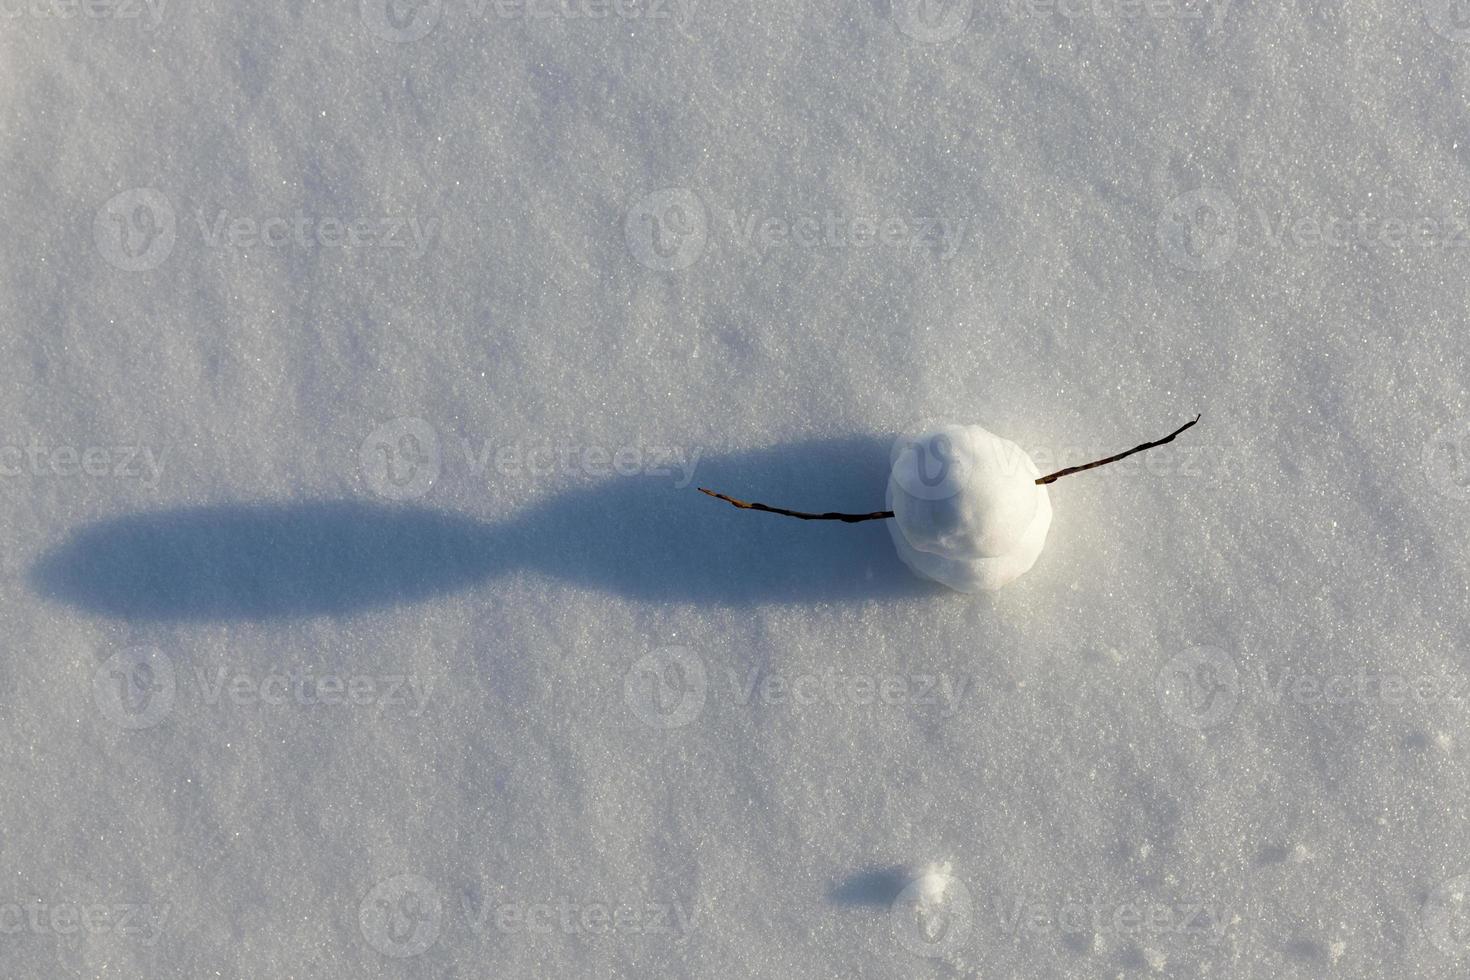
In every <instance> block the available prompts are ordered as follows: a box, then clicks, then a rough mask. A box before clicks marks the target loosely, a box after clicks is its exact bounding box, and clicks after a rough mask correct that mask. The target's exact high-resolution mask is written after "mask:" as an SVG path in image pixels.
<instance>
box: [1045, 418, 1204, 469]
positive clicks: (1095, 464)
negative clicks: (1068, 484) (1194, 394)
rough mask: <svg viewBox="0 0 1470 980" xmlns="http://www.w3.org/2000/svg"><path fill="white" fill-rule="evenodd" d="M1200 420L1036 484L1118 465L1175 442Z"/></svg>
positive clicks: (1074, 467)
mask: <svg viewBox="0 0 1470 980" xmlns="http://www.w3.org/2000/svg"><path fill="white" fill-rule="evenodd" d="M1199 419H1200V417H1199V416H1198V415H1196V416H1195V417H1194V422H1186V423H1184V424H1183V425H1181V426H1180V427H1179V428H1177V429H1175V430H1174V431H1173V432H1171V433H1169V434H1168V435H1166V436H1164V438H1162V439H1159V440H1157V441H1156V442H1145V443H1144V444H1143V445H1141V446H1134V447H1133V448H1132V449H1130V450H1128V451H1127V452H1125V453H1119V454H1118V455H1116V456H1109V457H1108V458H1107V459H1100V460H1097V461H1096V462H1093V463H1083V464H1082V465H1081V466H1069V467H1067V468H1066V469H1064V470H1057V471H1056V472H1055V473H1052V474H1051V475H1050V476H1043V477H1041V478H1040V479H1039V480H1037V481H1036V484H1037V486H1043V487H1044V486H1046V485H1047V484H1048V483H1055V482H1057V481H1058V480H1060V479H1061V478H1062V477H1064V476H1071V475H1072V474H1073V473H1081V472H1082V471H1083V470H1095V469H1097V468H1098V467H1099V466H1106V465H1108V464H1109V463H1116V462H1117V461H1118V460H1120V459H1124V458H1126V457H1128V456H1132V455H1133V454H1134V453H1141V452H1143V451H1144V450H1145V449H1152V448H1154V447H1155V446H1162V445H1163V444H1164V443H1166V442H1173V441H1174V437H1175V436H1177V435H1178V434H1179V433H1181V432H1183V431H1184V430H1185V429H1187V428H1189V427H1190V426H1192V425H1194V423H1195V422H1198V421H1199Z"/></svg>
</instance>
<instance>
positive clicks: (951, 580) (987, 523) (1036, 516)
mask: <svg viewBox="0 0 1470 980" xmlns="http://www.w3.org/2000/svg"><path fill="white" fill-rule="evenodd" d="M1040 475H1041V473H1040V472H1039V471H1038V470H1037V468H1036V464H1035V463H1033V462H1032V461H1031V457H1030V456H1028V455H1026V452H1025V450H1023V449H1021V447H1020V446H1018V445H1016V444H1015V443H1014V442H1011V441H1010V440H1009V439H1002V438H1001V437H1000V436H997V435H995V434H994V433H992V432H990V431H988V430H986V429H984V428H982V427H981V426H978V425H951V426H945V427H943V428H940V429H936V430H934V431H931V432H926V433H923V434H921V435H918V436H914V437H905V438H901V439H900V440H899V441H898V443H896V444H895V447H894V453H893V472H892V474H891V475H890V476H889V480H888V509H889V510H892V511H893V514H894V520H893V521H892V523H891V524H890V525H889V530H890V532H891V533H892V535H893V542H894V545H895V546H896V547H897V549H898V554H899V557H901V558H902V559H903V560H904V562H905V563H906V564H907V565H908V566H909V567H910V568H912V569H913V570H914V571H915V572H917V573H918V574H919V575H921V576H923V577H925V578H929V579H933V580H934V581H936V582H941V583H943V584H944V585H947V586H949V587H950V588H952V589H955V590H957V591H959V592H977V591H981V590H986V591H989V590H994V589H999V588H1001V587H1002V586H1004V585H1006V584H1008V583H1010V582H1012V581H1014V580H1015V579H1016V578H1018V577H1020V576H1021V575H1022V574H1024V573H1025V572H1026V571H1027V570H1028V569H1030V568H1031V566H1032V565H1033V564H1035V562H1036V559H1037V557H1038V556H1039V555H1040V554H1041V549H1042V547H1043V546H1044V545H1045V544H1046V532H1047V530H1048V529H1049V528H1050V527H1051V500H1050V498H1049V497H1048V496H1047V492H1046V487H1044V486H1038V485H1037V484H1036V479H1037V478H1038V477H1039V476H1040Z"/></svg>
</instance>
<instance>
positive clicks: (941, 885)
mask: <svg viewBox="0 0 1470 980" xmlns="http://www.w3.org/2000/svg"><path fill="white" fill-rule="evenodd" d="M950 867H951V866H950V863H949V862H948V861H945V862H944V863H943V864H931V865H929V866H928V867H926V868H925V869H924V870H923V871H922V872H920V873H919V876H918V877H917V878H915V879H914V881H913V884H912V885H911V887H913V888H914V889H915V891H916V893H917V895H916V897H917V899H918V908H919V911H920V913H921V914H924V915H928V914H932V913H933V912H934V911H936V910H937V909H939V907H940V906H941V905H943V904H944V893H945V892H946V891H948V890H949V884H950V882H951V881H952V880H954V878H953V875H951V874H950Z"/></svg>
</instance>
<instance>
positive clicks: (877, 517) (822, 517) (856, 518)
mask: <svg viewBox="0 0 1470 980" xmlns="http://www.w3.org/2000/svg"><path fill="white" fill-rule="evenodd" d="M1199 420H1200V417H1199V416H1198V415H1196V416H1195V417H1194V422H1186V423H1185V424H1184V425H1181V426H1180V427H1179V428H1177V429H1175V430H1174V431H1173V432H1171V433H1169V434H1168V435H1166V436H1164V438H1162V439H1159V440H1158V441H1156V442H1146V443H1144V444H1143V445H1141V446H1134V447H1133V448H1132V449H1130V450H1128V451H1127V452H1125V453H1119V454H1118V455H1116V456H1109V457H1108V458H1107V459H1100V460H1098V461H1097V462H1095V463H1083V464H1082V465H1081V466H1069V467H1067V468H1066V469H1064V470H1058V471H1057V472H1055V473H1053V474H1051V475H1050V476H1043V477H1041V478H1040V479H1038V480H1037V481H1036V483H1037V485H1038V486H1046V485H1047V484H1048V483H1055V482H1057V481H1058V480H1060V479H1061V478H1062V477H1064V476H1070V475H1071V474H1073V473H1081V472H1082V471H1083V470H1092V469H1096V468H1097V467H1099V466H1106V465H1108V464H1109V463H1116V462H1117V461H1118V460H1120V459H1123V458H1124V457H1126V456H1132V455H1133V454H1134V453H1141V452H1143V451H1144V450H1145V449H1152V448H1154V447H1155V446H1162V445H1163V444H1164V443H1166V442H1173V441H1174V437H1175V436H1177V435H1178V434H1179V433H1181V432H1183V431H1184V430H1185V429H1187V428H1189V427H1190V426H1192V425H1194V424H1195V422H1198V421H1199ZM699 492H700V493H703V494H708V495H709V496H711V497H715V498H717V499H719V500H723V501H724V502H725V503H727V504H730V505H732V506H735V507H739V508H740V509H741V510H763V511H765V512H766V513H767V514H781V515H782V516H784V517H795V518H798V519H800V520H803V521H842V522H843V523H844V524H858V523H861V522H862V521H886V520H888V519H889V518H891V517H892V516H893V511H891V510H880V511H875V512H873V513H871V514H836V513H827V514H808V513H805V512H803V511H799V510H787V509H786V508H785V507H772V506H770V505H769V504H757V503H751V502H750V501H748V500H736V499H735V498H734V497H729V496H726V495H725V494H723V493H715V492H714V491H713V490H711V489H709V488H708V487H699Z"/></svg>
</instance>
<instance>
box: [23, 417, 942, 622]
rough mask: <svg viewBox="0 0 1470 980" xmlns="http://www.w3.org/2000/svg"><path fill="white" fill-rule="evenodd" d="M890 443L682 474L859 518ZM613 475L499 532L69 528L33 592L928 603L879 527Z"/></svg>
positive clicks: (313, 511) (368, 510)
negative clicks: (493, 582)
mask: <svg viewBox="0 0 1470 980" xmlns="http://www.w3.org/2000/svg"><path fill="white" fill-rule="evenodd" d="M887 468H888V442H887V441H886V440H879V439H874V438H866V437H864V438H850V439H839V440H824V441H816V442H806V443H798V444H792V445H787V446H781V447H776V448H772V449H767V450H760V451H757V452H747V453H737V454H732V455H728V456H722V457H717V458H703V459H701V460H700V461H699V464H698V468H697V472H696V480H695V482H696V483H698V484H702V485H707V486H713V487H715V488H717V489H722V490H725V491H726V492H729V493H732V494H734V495H736V496H743V497H746V498H747V499H757V500H764V501H766V502H768V503H775V504H781V505H784V506H790V507H796V508H799V509H810V510H852V511H862V512H866V511H871V510H875V509H879V508H880V507H881V504H882V499H883V487H884V481H885V480H886V476H887ZM671 483H672V480H671V478H668V477H664V478H652V477H636V478H624V477H614V478H610V479H608V480H606V481H604V482H602V483H600V484H597V485H595V486H590V487H584V488H578V489H574V490H570V491H567V492H565V493H562V494H559V495H557V496H555V497H553V498H551V499H549V500H547V501H544V502H542V503H540V504H537V505H535V506H533V507H531V508H529V509H528V510H527V511H526V512H525V513H523V514H521V515H518V516H516V517H513V518H511V519H509V520H507V521H504V522H501V523H486V522H482V521H477V520H474V519H470V518H465V517H460V516H456V515H454V514H448V513H443V512H440V511H435V510H432V509H427V508H423V507H408V506H388V505H383V504H378V503H370V502H364V501H359V500H340V501H314V502H305V503H271V504H227V505H220V506H209V507H190V508H182V509H176V510H164V511H154V512H149V513H142V514H133V515H128V516H124V517H118V518H112V519H109V520H105V521H101V522H98V523H95V524H91V525H88V526H86V527H83V528H81V529H79V530H77V531H75V532H74V533H72V534H71V536H70V537H69V538H68V539H67V540H66V541H64V542H62V543H61V544H59V545H58V546H57V547H55V548H54V549H52V550H51V551H49V552H48V553H46V554H45V555H43V556H42V557H41V558H40V559H39V560H38V561H37V562H36V563H35V565H34V566H33V567H32V568H31V570H30V582H31V585H32V587H33V588H34V589H35V590H36V591H37V592H38V593H40V594H41V595H43V596H46V597H48V598H50V599H52V600H55V601H59V602H63V603H66V604H69V605H72V606H75V607H77V608H80V609H85V610H88V611H91V612H96V613H101V614H104V615H108V616H115V617H120V618H125V619H134V620H237V619H270V618H279V617H293V616H309V615H322V614H326V615H337V616H342V615H350V614H352V613H356V612H360V611H363V610H367V609H374V608H380V607H384V606H392V605H399V604H404V603H411V602H416V601H420V600H423V599H425V598H429V597H431V596H436V595H443V594H447V593H450V592H454V591H457V590H461V589H466V588H469V587H471V586H474V585H476V584H479V583H482V582H485V581H487V580H490V579H493V578H495V577H496V576H499V575H502V574H506V573H510V572H516V571H531V572H537V573H541V574H545V575H547V576H550V577H553V578H558V579H562V580H565V581H568V582H572V583H576V584H579V585H583V586H587V587H590V588H595V589H599V590H603V591H606V592H610V593H614V594H618V595H622V596H626V597H629V598H634V599H639V600H646V601H653V602H666V603H699V604H705V603H709V604H720V605H743V604H752V605H754V604H761V603H808V602H822V601H827V602H842V601H859V600H867V599H887V600H899V599H904V598H912V597H918V596H926V595H927V596H932V595H935V594H937V589H936V587H932V586H929V585H927V584H925V583H922V582H919V581H918V580H916V579H915V578H914V577H913V576H912V575H910V574H909V572H908V571H907V570H906V569H904V568H903V566H902V564H901V563H900V562H899V561H898V558H897V557H896V555H895V554H894V551H893V545H892V542H891V541H890V540H889V537H888V530H887V528H886V527H884V522H881V521H874V522H871V523H867V524H853V525H849V524H841V523H837V522H820V523H818V522H808V521H796V520H792V519H790V518H785V517H777V516H774V515H770V514H761V513H755V512H747V511H740V510H736V509H735V508H732V507H730V506H729V505H727V504H724V503H721V502H720V501H716V500H713V499H711V498H708V497H705V496H702V495H700V494H699V493H697V492H696V491H695V489H694V487H693V486H690V487H687V488H683V489H674V488H673V487H672V486H671V485H670V484H671Z"/></svg>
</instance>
